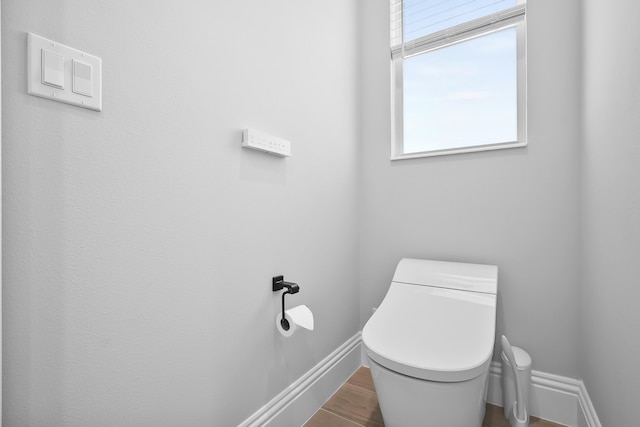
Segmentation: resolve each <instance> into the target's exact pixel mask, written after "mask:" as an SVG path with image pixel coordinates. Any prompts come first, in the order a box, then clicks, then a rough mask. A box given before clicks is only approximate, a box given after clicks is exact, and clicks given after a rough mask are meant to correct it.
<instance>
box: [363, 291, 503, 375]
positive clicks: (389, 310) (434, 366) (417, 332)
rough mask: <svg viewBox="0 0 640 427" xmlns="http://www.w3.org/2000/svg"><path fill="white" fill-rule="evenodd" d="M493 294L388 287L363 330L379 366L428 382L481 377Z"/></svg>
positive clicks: (487, 356) (488, 352)
mask: <svg viewBox="0 0 640 427" xmlns="http://www.w3.org/2000/svg"><path fill="white" fill-rule="evenodd" d="M495 318H496V295H495V294H489V293H481V292H468V291H460V290H453V289H443V288H436V287H430V286H418V285H411V284H406V283H396V282H393V283H392V284H391V287H390V288H389V292H388V293H387V295H386V297H385V299H384V300H383V302H382V304H381V305H380V307H379V308H378V309H377V310H376V312H375V313H374V314H373V316H371V318H370V319H369V321H368V322H367V324H366V325H365V327H364V329H363V331H362V341H363V342H364V344H365V349H366V351H367V354H368V355H369V357H370V358H371V359H373V360H374V361H375V362H377V363H379V364H381V365H382V366H384V367H386V368H388V369H391V370H393V371H396V372H399V373H401V374H404V375H408V376H411V377H414V378H420V379H425V380H431V381H443V382H458V381H465V380H470V379H472V378H475V377H477V376H479V375H481V374H482V373H483V372H485V371H486V370H487V368H488V366H489V363H490V362H491V356H492V354H493V344H494V339H495Z"/></svg>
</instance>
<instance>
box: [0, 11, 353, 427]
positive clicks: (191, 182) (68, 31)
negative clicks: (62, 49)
mask: <svg viewBox="0 0 640 427" xmlns="http://www.w3.org/2000/svg"><path fill="white" fill-rule="evenodd" d="M355 22H357V15H356V3H355V2H345V1H342V0H332V1H322V2H300V1H294V0H288V1H277V2H264V1H260V0H243V1H230V2H229V1H228V2H211V1H195V0H193V1H189V2H168V1H166V2H157V1H151V0H145V1H136V2H120V1H110V2H105V1H97V0H91V1H87V0H65V1H57V2H50V1H47V0H3V2H2V64H3V66H4V69H3V73H2V89H3V97H2V102H3V109H2V114H3V117H2V119H3V124H4V129H3V132H4V135H3V136H4V140H3V144H4V156H5V157H4V183H3V184H4V190H5V191H4V197H5V199H4V202H5V203H4V221H5V223H4V224H5V235H4V249H5V257H4V262H5V275H4V313H3V320H4V336H3V339H4V344H5V347H4V365H3V368H4V373H5V376H4V380H3V391H4V395H3V397H4V404H5V405H4V414H3V421H4V423H5V425H7V426H32V427H35V426H62V425H64V426H87V425H92V426H101V425H104V426H110V425H125V424H127V425H148V426H150V425H153V426H162V425H167V426H175V425H188V426H198V425H202V426H205V425H206V426H211V425H219V426H223V425H225V426H230V425H237V424H238V423H239V422H240V421H241V420H243V419H245V418H246V417H247V416H249V415H250V414H251V413H253V412H254V411H255V410H257V409H258V408H259V407H260V406H262V405H263V404H265V403H266V402H267V401H269V399H271V398H272V397H273V396H275V395H276V394H277V393H279V392H280V391H282V390H283V389H284V388H285V387H286V386H287V385H289V384H290V383H291V382H293V380H295V379H297V378H298V377H299V376H300V375H302V374H303V373H305V372H306V371H308V370H309V369H310V368H311V367H312V366H314V365H315V364H316V363H318V362H319V361H320V360H321V359H323V358H324V357H325V356H326V355H327V354H329V353H330V352H331V351H333V350H334V349H336V348H337V347H338V346H339V345H340V344H342V343H343V342H345V341H346V340H347V339H348V338H349V337H351V336H353V335H354V334H355V333H356V332H357V331H358V308H357V307H358V303H357V301H358V292H357V286H356V280H357V274H356V271H357V270H356V258H357V246H356V245H357V224H356V211H357V209H356V204H357V197H356V196H357V195H356V186H357V162H358V159H357V152H356V150H357V148H358V147H357V140H358V121H357V114H358V101H359V99H358V97H357V77H358V76H357V71H358V67H357V54H356V53H357V51H356V47H357V45H356V44H357V40H358V37H357V36H358V33H357V26H356V25H354V23H355ZM27 31H30V32H34V33H36V34H39V35H42V36H44V37H47V38H51V39H53V40H55V41H58V42H60V43H64V44H67V45H70V46H72V47H75V48H78V49H81V50H84V51H87V52H89V53H92V54H95V55H97V56H99V57H101V58H102V59H103V75H104V81H103V88H104V99H103V103H104V111H103V112H101V113H96V112H92V111H89V110H82V109H79V108H76V107H72V106H68V105H65V104H60V103H55V102H52V101H49V100H43V99H40V98H36V97H32V96H29V95H27V94H26V81H25V74H26V72H25V67H26V60H25V58H26V57H25V49H26V32H27ZM247 126H251V127H255V128H258V129H262V130H265V131H268V132H270V133H273V134H275V135H278V136H280V137H283V138H287V139H290V140H291V141H293V157H292V158H290V159H281V158H276V157H271V156H269V155H265V154H262V153H257V152H252V151H248V150H243V149H241V148H240V135H241V134H240V132H241V129H242V128H244V127H247ZM280 273H283V274H285V277H286V279H288V280H292V281H296V282H298V283H299V284H300V286H301V292H300V293H299V294H298V295H296V296H293V297H291V298H290V299H289V302H290V304H300V303H305V304H307V305H309V306H310V307H311V309H312V310H313V311H314V313H315V316H316V330H315V331H314V332H313V333H304V332H303V333H300V334H297V335H295V336H294V337H292V338H290V339H288V340H286V341H285V340H283V339H282V337H281V336H280V335H277V333H276V331H275V323H274V322H275V316H276V312H277V311H278V309H279V304H280V300H279V294H274V293H273V292H272V291H271V289H270V286H271V277H272V276H274V275H276V274H280Z"/></svg>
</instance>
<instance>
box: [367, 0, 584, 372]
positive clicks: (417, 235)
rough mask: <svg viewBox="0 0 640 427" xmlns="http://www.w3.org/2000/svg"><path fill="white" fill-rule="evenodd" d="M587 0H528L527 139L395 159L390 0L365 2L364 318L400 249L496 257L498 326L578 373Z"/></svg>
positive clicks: (556, 366) (537, 355) (405, 253)
mask: <svg viewBox="0 0 640 427" xmlns="http://www.w3.org/2000/svg"><path fill="white" fill-rule="evenodd" d="M578 3H579V2H578V0H571V1H563V2H557V1H553V0H536V1H532V2H530V3H529V5H528V9H527V25H528V105H529V110H528V118H529V122H528V126H529V132H528V134H529V146H528V147H527V148H521V149H512V150H501V151H491V152H483V153H474V154H464V155H455V156H443V157H432V158H423V159H415V160H403V161H395V162H390V161H389V151H390V148H389V147H390V142H389V136H390V120H389V117H390V111H389V97H390V92H389V50H388V28H389V25H388V4H387V3H386V2H382V1H380V2H363V8H364V10H363V16H365V17H366V19H364V21H363V25H362V31H363V33H362V36H361V37H362V39H363V40H364V43H365V47H366V48H365V49H364V54H363V57H362V61H363V64H362V67H363V83H362V87H363V89H362V90H361V93H362V98H361V103H362V106H363V107H362V108H363V111H362V116H361V120H362V141H363V150H362V151H363V153H362V156H363V169H362V176H361V180H362V183H363V194H362V206H361V209H362V216H363V220H362V225H361V236H362V238H361V258H360V270H361V273H360V274H361V281H360V286H361V289H360V292H361V303H360V310H361V319H360V320H361V324H364V322H366V320H367V319H368V318H369V316H370V315H371V312H372V307H375V306H377V305H378V304H379V303H380V301H381V300H382V298H383V297H384V294H385V292H386V290H387V288H388V286H389V283H390V280H391V277H392V275H393V271H394V268H395V266H396V264H397V262H398V260H399V259H400V258H402V257H418V258H432V259H441V260H453V261H464V262H477V263H488V264H496V265H498V266H499V285H498V287H499V298H498V325H497V326H498V331H497V332H498V334H502V333H506V334H507V335H508V336H509V337H510V339H511V341H512V342H513V343H515V344H517V345H519V346H522V347H524V348H525V349H526V350H527V351H528V352H529V353H530V354H531V355H532V357H533V367H534V369H536V370H540V371H544V372H550V373H557V374H561V375H565V376H569V377H578V376H579V375H578V368H577V362H576V358H577V356H578V353H577V345H578V344H577V335H578V310H579V307H578V300H577V298H576V295H577V292H578V290H579V288H578V276H579V228H580V227H579V220H578V216H579V159H578V156H577V152H578V144H579V133H580V103H579V102H580V89H581V88H580V78H579V76H580V65H581V64H580V57H581V56H580V15H579V13H576V8H577V7H578ZM496 348H499V346H497V347H496ZM494 358H495V359H497V354H496V355H494Z"/></svg>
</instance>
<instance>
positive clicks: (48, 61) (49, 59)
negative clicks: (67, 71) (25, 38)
mask: <svg viewBox="0 0 640 427" xmlns="http://www.w3.org/2000/svg"><path fill="white" fill-rule="evenodd" d="M42 84H45V85H49V86H53V87H57V88H58V89H64V56H62V55H59V54H57V53H55V52H49V51H48V50H45V49H42Z"/></svg>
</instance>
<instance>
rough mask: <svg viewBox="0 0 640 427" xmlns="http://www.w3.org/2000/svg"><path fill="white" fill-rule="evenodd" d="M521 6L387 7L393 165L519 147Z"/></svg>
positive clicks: (419, 0)
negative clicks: (408, 161) (421, 159)
mask: <svg viewBox="0 0 640 427" xmlns="http://www.w3.org/2000/svg"><path fill="white" fill-rule="evenodd" d="M525 10H526V4H525V2H524V0H391V58H392V83H393V86H392V94H393V99H392V102H393V104H394V105H393V108H392V111H393V115H394V117H393V127H394V129H393V142H392V148H391V159H392V160H396V159H405V158H413V157H423V156H436V155H443V154H452V153H464V152H469V151H481V150H495V149H499V148H512V147H522V146H525V145H526V144H527V142H526V99H525V97H526V67H525V65H526V64H525Z"/></svg>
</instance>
